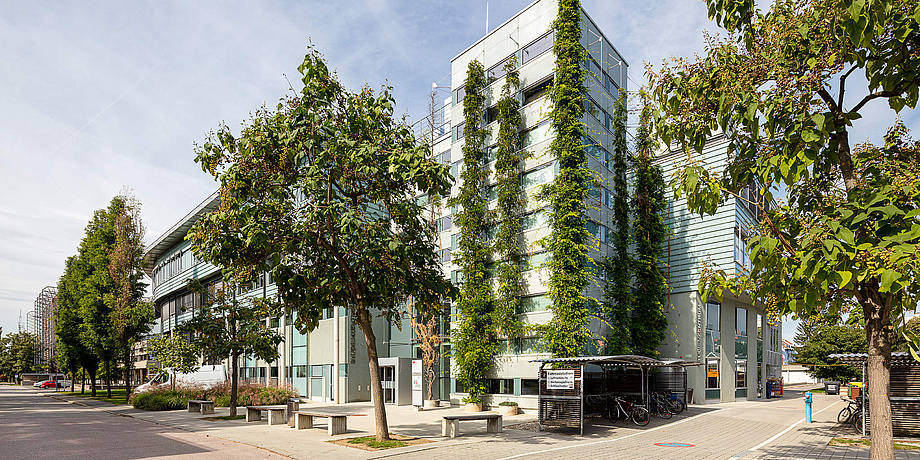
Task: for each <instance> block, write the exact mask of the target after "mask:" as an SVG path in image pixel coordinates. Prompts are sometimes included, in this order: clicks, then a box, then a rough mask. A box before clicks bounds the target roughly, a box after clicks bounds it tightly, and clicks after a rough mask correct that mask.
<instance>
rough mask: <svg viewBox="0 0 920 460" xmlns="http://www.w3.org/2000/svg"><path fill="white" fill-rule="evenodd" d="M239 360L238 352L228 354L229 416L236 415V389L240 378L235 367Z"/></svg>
mask: <svg viewBox="0 0 920 460" xmlns="http://www.w3.org/2000/svg"><path fill="white" fill-rule="evenodd" d="M239 361H240V353H239V352H238V351H234V352H233V353H231V354H230V416H231V417H236V390H237V387H238V382H239V378H240V372H239V370H238V369H237V366H238V365H239Z"/></svg>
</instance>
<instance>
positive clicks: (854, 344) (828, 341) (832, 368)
mask: <svg viewBox="0 0 920 460" xmlns="http://www.w3.org/2000/svg"><path fill="white" fill-rule="evenodd" d="M795 350H796V364H801V365H803V366H809V365H812V366H809V371H808V373H809V374H811V375H812V376H814V377H815V378H819V379H824V380H836V381H840V382H849V381H851V380H858V379H859V378H860V371H859V370H858V369H855V368H853V367H850V366H846V365H843V364H839V363H838V362H837V360H836V359H830V358H828V357H827V356H828V355H830V354H834V353H865V352H866V334H865V332H863V331H861V330H859V329H857V328H852V327H848V326H846V325H842V324H822V325H819V326H817V327H816V328H815V330H814V332H813V333H812V334H811V335H810V336H809V337H808V340H807V341H805V343H804V344H802V345H800V346H797V347H795Z"/></svg>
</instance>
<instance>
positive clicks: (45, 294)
mask: <svg viewBox="0 0 920 460" xmlns="http://www.w3.org/2000/svg"><path fill="white" fill-rule="evenodd" d="M34 305H35V306H34V310H33V312H32V322H33V324H31V325H30V326H31V329H32V330H31V331H30V332H32V333H33V334H35V366H36V368H37V369H39V370H41V371H44V372H57V369H58V365H57V361H55V355H56V354H57V353H56V352H57V343H56V338H57V335H56V333H55V331H54V312H55V311H56V310H57V288H56V287H54V286H46V287H45V288H44V289H42V291H41V293H39V294H38V297H36V298H35V304H34Z"/></svg>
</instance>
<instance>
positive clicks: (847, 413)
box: [837, 399, 862, 423]
mask: <svg viewBox="0 0 920 460" xmlns="http://www.w3.org/2000/svg"><path fill="white" fill-rule="evenodd" d="M846 401H847V406H846V407H844V408H843V409H840V413H838V414H837V423H850V422H851V421H852V418H853V414H855V413H857V412H862V402H861V401H860V400H859V399H848V400H846Z"/></svg>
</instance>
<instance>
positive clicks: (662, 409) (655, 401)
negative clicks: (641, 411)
mask: <svg viewBox="0 0 920 460" xmlns="http://www.w3.org/2000/svg"><path fill="white" fill-rule="evenodd" d="M649 397H650V399H651V403H652V407H651V409H650V412H654V413H655V414H657V415H658V416H659V417H661V418H663V419H669V418H671V416H672V415H673V414H672V412H671V404H669V402H668V400H667V398H666V397H665V396H664V395H663V394H661V393H658V392H652V393H649Z"/></svg>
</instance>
